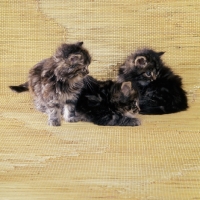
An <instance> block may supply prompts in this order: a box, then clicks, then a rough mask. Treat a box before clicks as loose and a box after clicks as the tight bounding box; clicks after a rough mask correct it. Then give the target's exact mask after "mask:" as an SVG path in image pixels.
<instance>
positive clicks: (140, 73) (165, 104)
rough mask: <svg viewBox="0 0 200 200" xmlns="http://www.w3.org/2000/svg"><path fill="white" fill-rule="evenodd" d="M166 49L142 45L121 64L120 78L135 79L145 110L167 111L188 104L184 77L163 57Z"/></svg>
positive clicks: (141, 107) (145, 111) (183, 108)
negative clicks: (183, 84) (147, 47)
mask: <svg viewBox="0 0 200 200" xmlns="http://www.w3.org/2000/svg"><path fill="white" fill-rule="evenodd" d="M163 54H164V52H155V51H154V50H152V49H146V48H145V49H141V50H138V51H136V52H135V53H133V54H131V55H129V56H128V57H127V59H126V61H125V62H124V64H123V65H122V66H121V67H120V68H119V73H118V78H117V79H118V82H124V81H131V82H132V83H134V84H136V85H137V87H138V89H139V92H140V98H139V105H140V113H141V114H166V113H174V112H179V111H183V110H186V109H187V108H188V103H187V96H186V92H185V91H184V90H183V88H182V79H181V77H180V76H179V75H176V74H174V73H173V71H172V70H171V69H170V68H169V67H167V66H166V65H165V64H164V63H163V62H162V59H161V56H162V55H163Z"/></svg>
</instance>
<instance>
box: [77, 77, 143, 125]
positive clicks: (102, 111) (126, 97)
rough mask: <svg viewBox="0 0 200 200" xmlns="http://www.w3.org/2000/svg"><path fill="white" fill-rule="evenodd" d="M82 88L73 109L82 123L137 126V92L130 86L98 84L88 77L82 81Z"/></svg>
mask: <svg viewBox="0 0 200 200" xmlns="http://www.w3.org/2000/svg"><path fill="white" fill-rule="evenodd" d="M84 83H85V84H84V88H83V90H82V94H81V96H80V97H79V99H78V102H77V106H76V113H77V116H78V117H79V118H80V120H82V121H89V122H93V123H94V124H98V125H104V126H138V125H140V121H139V120H138V119H137V118H135V114H136V113H137V112H138V111H139V107H138V92H137V91H136V90H134V89H133V87H132V84H131V82H123V83H116V82H113V81H111V80H107V81H98V80H96V79H94V78H93V77H91V76H87V77H86V78H85V79H84Z"/></svg>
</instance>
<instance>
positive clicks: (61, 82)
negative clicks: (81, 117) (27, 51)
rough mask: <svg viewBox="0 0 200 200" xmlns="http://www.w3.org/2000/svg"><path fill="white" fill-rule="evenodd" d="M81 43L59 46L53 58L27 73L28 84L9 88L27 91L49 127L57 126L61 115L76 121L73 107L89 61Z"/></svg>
mask: <svg viewBox="0 0 200 200" xmlns="http://www.w3.org/2000/svg"><path fill="white" fill-rule="evenodd" d="M82 44H83V42H78V43H76V44H62V45H61V46H60V47H59V48H58V49H57V50H56V52H55V54H54V55H53V56H51V57H50V58H47V59H44V60H42V61H41V62H39V63H37V64H36V65H35V66H34V67H33V68H32V69H31V70H30V71H29V77H28V82H26V83H24V84H21V85H19V86H10V88H11V89H12V90H13V91H16V92H24V91H28V90H30V91H31V93H32V94H33V98H34V102H35V106H36V108H37V109H38V110H40V111H42V112H45V113H47V114H48V124H49V125H51V126H60V125H61V115H63V117H64V119H65V121H68V122H75V121H77V118H76V116H75V107H76V103H77V99H78V97H79V95H80V93H81V89H82V87H83V78H84V77H85V76H86V75H87V74H88V73H89V71H88V65H89V64H90V62H91V57H90V55H89V52H88V51H87V50H86V49H85V48H83V47H82Z"/></svg>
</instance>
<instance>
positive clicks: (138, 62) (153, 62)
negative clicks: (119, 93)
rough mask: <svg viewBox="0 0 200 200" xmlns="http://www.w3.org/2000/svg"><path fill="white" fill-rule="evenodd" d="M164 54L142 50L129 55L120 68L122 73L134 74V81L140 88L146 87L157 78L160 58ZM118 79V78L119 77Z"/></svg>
mask: <svg viewBox="0 0 200 200" xmlns="http://www.w3.org/2000/svg"><path fill="white" fill-rule="evenodd" d="M163 54H164V52H159V53H157V52H155V51H153V50H151V49H142V50H138V51H136V52H135V53H134V54H131V55H130V56H129V57H128V58H127V60H126V61H125V63H124V65H123V66H122V67H121V70H122V73H124V74H129V73H132V74H134V77H132V78H134V80H136V81H137V82H138V83H139V84H141V85H142V86H145V85H148V84H149V83H150V82H152V81H154V80H156V79H157V77H158V76H159V71H160V67H161V66H162V61H161V59H160V56H161V55H163ZM119 77H120V76H119Z"/></svg>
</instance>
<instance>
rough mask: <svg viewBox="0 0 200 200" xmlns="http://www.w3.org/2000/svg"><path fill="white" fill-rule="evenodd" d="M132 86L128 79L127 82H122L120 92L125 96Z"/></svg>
mask: <svg viewBox="0 0 200 200" xmlns="http://www.w3.org/2000/svg"><path fill="white" fill-rule="evenodd" d="M131 88H132V84H131V82H130V81H128V82H123V83H122V86H121V92H122V93H123V94H124V95H125V96H129V94H130V91H131Z"/></svg>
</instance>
